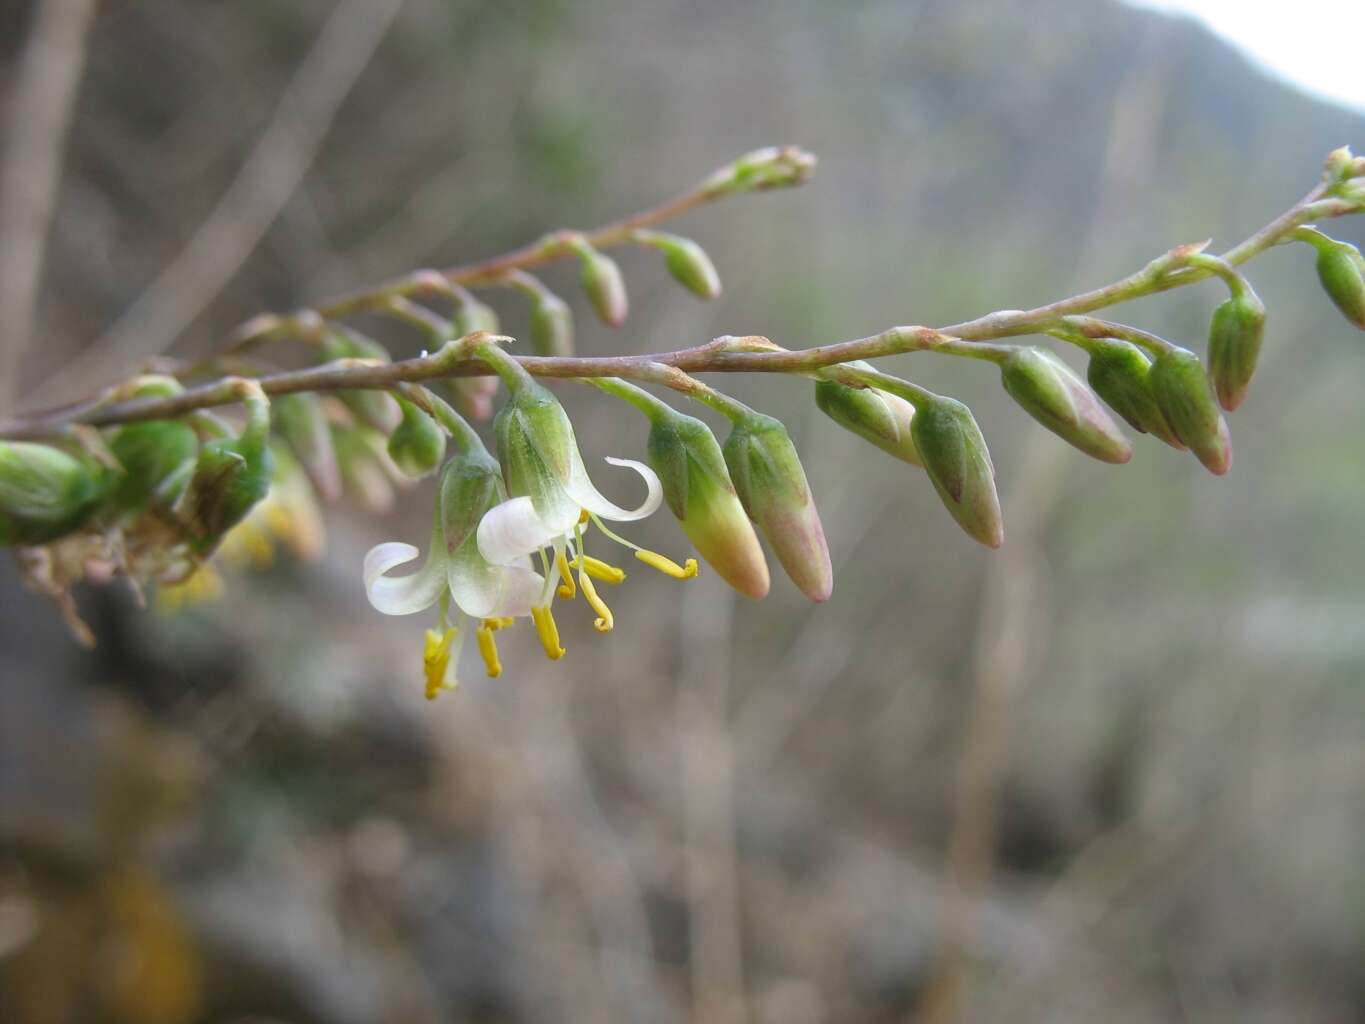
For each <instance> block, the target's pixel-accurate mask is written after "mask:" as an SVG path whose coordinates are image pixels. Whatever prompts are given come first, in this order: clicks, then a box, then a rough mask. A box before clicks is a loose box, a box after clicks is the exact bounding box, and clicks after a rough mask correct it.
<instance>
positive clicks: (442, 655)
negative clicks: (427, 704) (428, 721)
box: [422, 629, 457, 700]
mask: <svg viewBox="0 0 1365 1024" xmlns="http://www.w3.org/2000/svg"><path fill="white" fill-rule="evenodd" d="M455 632H456V631H455V630H453V629H447V630H445V631H444V632H440V633H438V632H437V631H436V630H434V629H429V630H427V636H426V643H425V645H424V646H423V648H422V671H423V672H424V673H425V674H426V677H427V700H435V699H436V698H437V696H438V695H439V694H440V693H441V691H442V690H453V689H455V686H456V685H457V680H456V679H455V677H454V676H451V677H450V682H448V683H447V682H446V676H447V675H448V674H449V671H450V645H451V643H452V642H453V641H454V639H455Z"/></svg>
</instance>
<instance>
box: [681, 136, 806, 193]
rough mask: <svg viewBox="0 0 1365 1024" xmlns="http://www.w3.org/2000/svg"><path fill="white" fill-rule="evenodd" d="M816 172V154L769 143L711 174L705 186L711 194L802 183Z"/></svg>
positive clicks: (704, 188)
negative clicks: (769, 144)
mask: <svg viewBox="0 0 1365 1024" xmlns="http://www.w3.org/2000/svg"><path fill="white" fill-rule="evenodd" d="M814 173H815V156H814V155H813V154H811V153H807V152H806V151H805V150H804V149H800V148H799V147H797V146H767V147H765V148H763V149H756V150H754V151H753V152H752V153H746V154H744V156H742V157H740V158H739V159H738V160H736V161H734V162H733V163H730V164H727V165H725V166H724V167H722V168H721V169H720V170H718V171H716V173H715V174H713V175H711V177H710V178H708V179H707V180H706V183H705V184H704V185H703V186H702V192H703V193H704V194H705V195H708V196H716V195H724V194H727V193H734V192H751V191H762V190H765V189H770V188H789V187H791V186H793V185H802V184H805V182H807V181H809V180H810V176H811V175H812V174H814Z"/></svg>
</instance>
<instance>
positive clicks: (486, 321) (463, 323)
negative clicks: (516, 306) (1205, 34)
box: [453, 293, 499, 338]
mask: <svg viewBox="0 0 1365 1024" xmlns="http://www.w3.org/2000/svg"><path fill="white" fill-rule="evenodd" d="M453 326H454V330H455V336H456V337H458V338H463V337H464V336H465V335H467V334H474V333H475V332H476V331H487V332H488V333H489V334H497V333H498V327H499V322H498V314H497V311H496V310H495V309H494V308H493V307H492V306H489V305H486V304H485V303H482V302H480V301H479V300H478V299H476V298H474V297H473V296H472V295H469V294H468V293H465V297H464V299H463V301H461V302H460V304H459V306H458V307H457V308H456V310H455V319H454V321H453Z"/></svg>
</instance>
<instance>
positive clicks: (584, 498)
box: [565, 456, 664, 523]
mask: <svg viewBox="0 0 1365 1024" xmlns="http://www.w3.org/2000/svg"><path fill="white" fill-rule="evenodd" d="M606 461H607V462H608V463H610V464H611V465H613V466H626V467H628V468H630V469H633V470H635V472H637V473H639V474H640V476H641V477H642V478H643V479H644V482H645V487H646V489H647V493H646V494H645V500H644V501H643V502H641V503H640V505H639V507H638V508H633V509H628V508H622V507H621V506H620V505H617V504H615V503H613V502H611V501H609V500H608V499H606V498H604V497H603V496H602V494H601V492H599V491H598V490H597V488H596V487H594V486H593V483H592V481H591V480H590V479H588V473H587V470H585V469H584V468H583V463H582V461H581V460H579V459H575V460H574V462H573V465H572V467H571V468H570V471H569V483H568V486H567V487H566V488H565V490H567V491H568V492H569V494H570V495H571V496H572V497H573V499H574V501H576V502H578V504H579V505H581V506H582V507H583V508H585V509H587V510H588V511H589V512H591V513H593V514H594V515H599V516H601V517H602V518H603V519H610V520H612V521H614V522H618V523H629V522H633V521H634V520H636V519H644V518H645V517H646V516H652V515H653V514H654V513H655V512H656V511H657V510H658V508H659V504H660V502H662V501H663V498H664V491H663V486H662V485H661V484H660V483H659V477H658V474H656V473H655V472H654V470H652V469H650V468H649V467H648V466H646V465H645V464H644V463H643V462H636V461H635V460H634V459H613V458H612V457H611V456H607V459H606Z"/></svg>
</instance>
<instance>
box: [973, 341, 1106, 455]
mask: <svg viewBox="0 0 1365 1024" xmlns="http://www.w3.org/2000/svg"><path fill="white" fill-rule="evenodd" d="M1000 379H1001V381H1002V382H1003V383H1004V385H1005V390H1006V391H1007V392H1009V395H1010V397H1011V398H1013V399H1014V400H1015V401H1016V402H1018V403H1019V405H1020V406H1021V407H1022V408H1023V409H1024V411H1025V412H1027V413H1028V414H1029V415H1030V416H1032V417H1033V418H1034V419H1035V420H1037V421H1038V422H1039V423H1041V424H1042V425H1043V426H1045V427H1047V429H1048V430H1050V431H1052V432H1053V433H1054V434H1056V435H1057V436H1058V437H1060V438H1061V439H1062V440H1063V441H1066V442H1067V443H1068V444H1070V445H1072V446H1073V447H1075V448H1079V449H1080V450H1081V451H1083V452H1085V453H1086V454H1087V455H1090V456H1092V457H1094V458H1096V459H1099V460H1100V461H1101V462H1112V463H1123V462H1127V461H1128V460H1129V459H1131V458H1132V457H1133V447H1132V445H1130V444H1129V443H1128V439H1127V438H1126V437H1124V436H1123V434H1122V433H1120V432H1119V428H1118V426H1117V425H1115V423H1114V421H1113V420H1112V419H1110V417H1109V414H1108V413H1107V412H1105V411H1104V406H1102V405H1101V404H1100V402H1099V399H1097V398H1096V397H1095V393H1094V392H1093V391H1091V390H1090V389H1089V388H1088V387H1086V385H1085V382H1084V381H1083V380H1081V378H1080V377H1079V376H1078V375H1077V374H1076V372H1075V371H1074V370H1072V369H1071V367H1069V366H1067V364H1066V363H1064V362H1062V360H1061V359H1059V358H1058V357H1057V356H1056V355H1054V354H1053V353H1051V352H1049V351H1048V350H1047V349H1043V348H1034V347H1030V348H1020V349H1016V350H1015V351H1014V352H1012V353H1010V355H1009V356H1008V357H1007V358H1006V359H1005V361H1004V362H1002V363H1001V364H1000Z"/></svg>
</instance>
